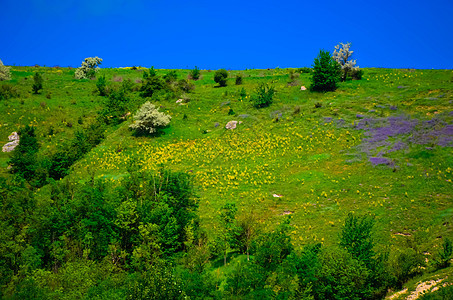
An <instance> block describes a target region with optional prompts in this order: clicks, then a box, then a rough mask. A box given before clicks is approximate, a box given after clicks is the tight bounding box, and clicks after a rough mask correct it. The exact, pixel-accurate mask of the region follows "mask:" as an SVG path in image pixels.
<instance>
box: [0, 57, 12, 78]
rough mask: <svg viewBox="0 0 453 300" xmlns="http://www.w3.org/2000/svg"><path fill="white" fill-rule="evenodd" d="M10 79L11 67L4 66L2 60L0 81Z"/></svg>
mask: <svg viewBox="0 0 453 300" xmlns="http://www.w3.org/2000/svg"><path fill="white" fill-rule="evenodd" d="M10 79H11V71H10V67H7V66H5V65H3V62H2V61H1V60H0V81H3V80H10Z"/></svg>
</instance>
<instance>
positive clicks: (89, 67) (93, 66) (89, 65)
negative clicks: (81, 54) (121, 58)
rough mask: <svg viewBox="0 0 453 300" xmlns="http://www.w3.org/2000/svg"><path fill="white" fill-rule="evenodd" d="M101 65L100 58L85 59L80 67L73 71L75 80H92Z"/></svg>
mask: <svg viewBox="0 0 453 300" xmlns="http://www.w3.org/2000/svg"><path fill="white" fill-rule="evenodd" d="M101 63H102V58H99V57H97V56H96V57H87V58H85V60H84V61H83V62H82V65H81V66H80V67H78V68H77V69H76V70H75V74H74V76H75V78H76V79H86V78H88V79H89V78H93V77H95V75H96V72H97V71H98V70H99V67H98V66H99V65H100V64H101Z"/></svg>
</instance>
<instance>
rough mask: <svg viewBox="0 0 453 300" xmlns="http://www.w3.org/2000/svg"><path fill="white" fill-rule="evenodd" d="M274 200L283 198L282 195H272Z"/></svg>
mask: <svg viewBox="0 0 453 300" xmlns="http://www.w3.org/2000/svg"><path fill="white" fill-rule="evenodd" d="M272 196H273V197H274V198H280V197H283V195H279V194H273V195H272Z"/></svg>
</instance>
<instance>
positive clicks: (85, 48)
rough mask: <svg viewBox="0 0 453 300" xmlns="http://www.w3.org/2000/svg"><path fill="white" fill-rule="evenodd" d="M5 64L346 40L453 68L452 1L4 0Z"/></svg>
mask: <svg viewBox="0 0 453 300" xmlns="http://www.w3.org/2000/svg"><path fill="white" fill-rule="evenodd" d="M0 16H1V17H0V28H1V41H2V43H1V46H0V59H1V60H2V61H3V63H4V64H6V65H19V66H25V65H35V64H38V65H46V66H55V65H59V66H62V67H66V66H72V67H78V66H80V63H81V61H82V60H83V59H84V58H85V57H90V56H99V57H101V58H103V59H104V62H103V64H102V66H101V67H123V66H134V65H135V66H145V67H150V66H154V67H155V68H193V67H194V66H198V67H199V68H201V69H218V68H226V69H246V68H275V67H281V68H284V67H303V66H311V65H312V63H313V59H314V58H315V57H316V56H317V54H318V53H319V50H320V49H325V50H329V51H333V49H334V46H335V45H336V44H338V43H339V42H347V41H349V42H351V43H352V48H351V49H352V50H354V51H355V53H354V58H356V59H357V64H358V65H359V66H361V67H387V68H424V69H430V68H436V69H453V56H452V49H453V1H452V0H430V1H418V0H414V1H398V0H395V1H387V0H384V1H364V0H362V1H355V0H352V1H330V0H325V1H283V0H280V1H265V0H263V1H255V0H249V1H247V0H242V1H237V0H229V1H215V0H214V1H212V0H211V1H170V0H146V1H145V0H52V1H50V0H22V1H21V0H0Z"/></svg>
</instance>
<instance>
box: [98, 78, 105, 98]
mask: <svg viewBox="0 0 453 300" xmlns="http://www.w3.org/2000/svg"><path fill="white" fill-rule="evenodd" d="M96 87H97V88H98V91H99V95H100V96H105V95H106V91H105V87H106V81H105V75H104V76H100V77H99V78H98V80H97V81H96Z"/></svg>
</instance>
